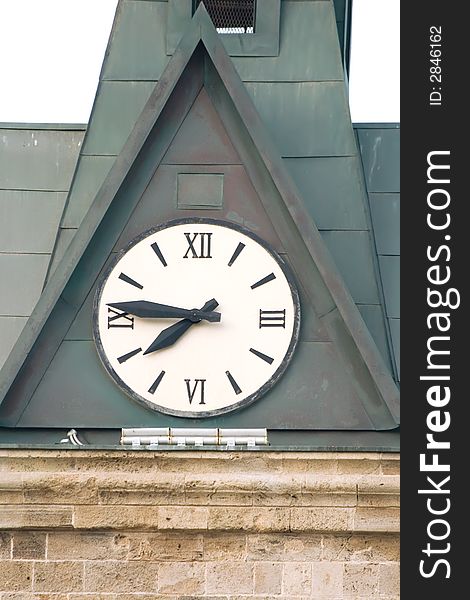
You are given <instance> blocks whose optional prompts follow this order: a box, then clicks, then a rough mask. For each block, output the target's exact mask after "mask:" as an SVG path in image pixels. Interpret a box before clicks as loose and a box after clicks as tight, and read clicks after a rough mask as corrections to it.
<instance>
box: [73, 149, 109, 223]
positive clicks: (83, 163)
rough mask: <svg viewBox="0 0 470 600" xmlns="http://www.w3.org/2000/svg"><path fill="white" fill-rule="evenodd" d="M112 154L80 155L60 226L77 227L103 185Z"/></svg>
mask: <svg viewBox="0 0 470 600" xmlns="http://www.w3.org/2000/svg"><path fill="white" fill-rule="evenodd" d="M114 160H115V157H114V156H81V157H80V158H79V160H78V164H77V170H76V172H75V176H74V179H73V182H72V186H71V191H70V195H69V197H68V198H67V206H66V207H65V212H64V216H63V218H62V223H61V226H62V227H65V228H77V227H79V225H80V223H81V222H82V220H83V217H84V216H85V214H86V212H87V210H88V209H89V208H90V206H91V205H92V203H93V200H94V198H95V195H96V192H97V190H99V189H100V187H101V186H102V185H103V182H104V180H105V179H106V176H107V174H108V173H109V169H110V168H111V166H112V165H113V163H114Z"/></svg>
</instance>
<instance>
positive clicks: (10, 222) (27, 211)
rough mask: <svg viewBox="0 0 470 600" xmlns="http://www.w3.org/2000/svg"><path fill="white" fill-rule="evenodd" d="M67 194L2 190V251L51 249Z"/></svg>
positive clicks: (34, 251)
mask: <svg viewBox="0 0 470 600" xmlns="http://www.w3.org/2000/svg"><path fill="white" fill-rule="evenodd" d="M66 196H67V194H66V193H65V192H36V191H29V190H28V191H27V190H0V252H15V253H43V254H45V253H51V252H52V248H53V246H54V241H55V237H56V234H57V227H58V225H59V221H60V216H61V214H62V211H63V208H64V204H65V198H66ZM4 283H6V282H4Z"/></svg>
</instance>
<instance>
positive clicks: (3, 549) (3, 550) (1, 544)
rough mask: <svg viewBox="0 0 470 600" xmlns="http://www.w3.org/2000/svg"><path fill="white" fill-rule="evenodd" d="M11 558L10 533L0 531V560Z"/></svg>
mask: <svg viewBox="0 0 470 600" xmlns="http://www.w3.org/2000/svg"><path fill="white" fill-rule="evenodd" d="M8 558H11V535H10V534H9V533H6V532H3V531H0V560H2V559H8Z"/></svg>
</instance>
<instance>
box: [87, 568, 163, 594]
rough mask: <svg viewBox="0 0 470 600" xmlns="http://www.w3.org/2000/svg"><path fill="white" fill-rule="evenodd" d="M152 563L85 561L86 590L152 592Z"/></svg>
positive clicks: (154, 583)
mask: <svg viewBox="0 0 470 600" xmlns="http://www.w3.org/2000/svg"><path fill="white" fill-rule="evenodd" d="M157 569H158V565H156V564H154V563H148V562H146V563H140V562H121V561H116V562H114V561H94V562H86V563H85V578H84V587H83V589H84V590H85V591H87V592H101V593H103V592H128V593H129V592H133V593H139V592H147V593H148V592H152V591H156V588H157Z"/></svg>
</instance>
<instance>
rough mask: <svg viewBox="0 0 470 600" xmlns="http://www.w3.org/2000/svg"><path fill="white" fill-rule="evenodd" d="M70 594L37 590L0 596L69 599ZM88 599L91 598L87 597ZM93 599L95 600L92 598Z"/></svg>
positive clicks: (8, 598) (6, 598) (6, 599)
mask: <svg viewBox="0 0 470 600" xmlns="http://www.w3.org/2000/svg"><path fill="white" fill-rule="evenodd" d="M69 598H70V596H69V595H68V594H60V593H59V594H54V593H49V592H44V593H39V592H32V593H27V592H19V593H15V592H12V593H6V594H3V596H2V597H1V599H2V600H69ZM88 600H92V599H91V598H88ZM93 600H95V599H94V598H93ZM106 600H115V599H114V598H110V597H109V596H108V597H107V598H106Z"/></svg>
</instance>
